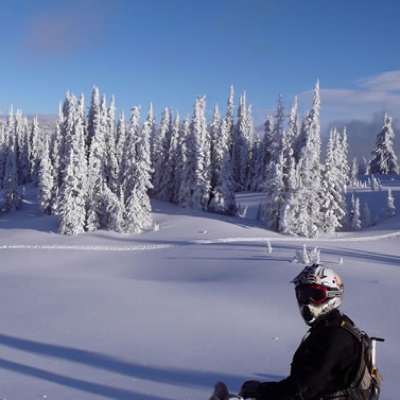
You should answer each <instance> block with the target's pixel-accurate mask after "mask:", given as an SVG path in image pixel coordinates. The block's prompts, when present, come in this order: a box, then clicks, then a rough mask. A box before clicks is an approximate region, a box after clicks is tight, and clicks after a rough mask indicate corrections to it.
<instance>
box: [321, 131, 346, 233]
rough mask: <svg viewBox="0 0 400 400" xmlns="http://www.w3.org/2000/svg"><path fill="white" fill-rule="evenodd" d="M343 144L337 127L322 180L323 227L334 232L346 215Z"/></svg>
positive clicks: (331, 140) (328, 231)
mask: <svg viewBox="0 0 400 400" xmlns="http://www.w3.org/2000/svg"><path fill="white" fill-rule="evenodd" d="M342 152H343V146H342V141H341V139H340V135H339V133H338V131H337V129H333V130H331V133H330V136H329V141H328V146H327V151H326V158H325V164H324V168H323V171H322V180H321V229H322V231H323V232H326V233H334V232H336V231H337V230H338V229H339V228H341V227H342V226H343V224H342V222H343V220H344V217H345V216H346V198H345V193H346V179H345V175H344V173H343V154H342Z"/></svg>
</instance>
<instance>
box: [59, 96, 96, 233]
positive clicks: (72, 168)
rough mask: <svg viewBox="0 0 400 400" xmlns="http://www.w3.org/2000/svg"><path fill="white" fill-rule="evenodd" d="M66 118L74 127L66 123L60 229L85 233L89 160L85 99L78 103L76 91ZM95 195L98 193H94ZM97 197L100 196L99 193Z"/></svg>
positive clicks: (63, 231)
mask: <svg viewBox="0 0 400 400" xmlns="http://www.w3.org/2000/svg"><path fill="white" fill-rule="evenodd" d="M67 101H68V102H69V105H68V106H67V107H66V110H65V113H66V121H70V122H69V123H70V124H71V128H69V127H66V130H65V131H66V132H67V133H68V134H67V136H66V137H65V154H64V164H65V165H66V169H65V172H64V174H63V181H62V184H61V187H60V191H59V193H60V200H59V202H58V213H59V215H60V227H59V231H60V233H62V234H65V235H76V234H80V233H83V232H84V231H85V227H86V204H87V193H88V186H87V178H88V171H87V161H86V150H85V120H84V113H83V110H84V99H83V96H81V99H80V101H79V103H77V102H76V98H75V96H73V95H69V99H67ZM93 198H95V197H93ZM96 199H97V197H96Z"/></svg>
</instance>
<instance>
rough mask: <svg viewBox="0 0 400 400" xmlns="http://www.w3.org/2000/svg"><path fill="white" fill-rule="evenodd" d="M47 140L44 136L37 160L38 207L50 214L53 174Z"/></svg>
mask: <svg viewBox="0 0 400 400" xmlns="http://www.w3.org/2000/svg"><path fill="white" fill-rule="evenodd" d="M49 140H50V138H46V139H45V140H44V141H43V149H42V152H41V158H40V162H39V170H38V188H39V194H38V201H39V206H40V209H41V210H42V211H43V212H44V213H45V214H52V203H51V202H52V198H53V191H54V175H53V166H52V165H51V160H50V155H49Z"/></svg>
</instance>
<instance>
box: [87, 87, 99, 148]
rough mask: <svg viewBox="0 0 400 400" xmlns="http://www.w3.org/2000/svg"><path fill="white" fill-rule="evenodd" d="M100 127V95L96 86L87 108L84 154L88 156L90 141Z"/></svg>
mask: <svg viewBox="0 0 400 400" xmlns="http://www.w3.org/2000/svg"><path fill="white" fill-rule="evenodd" d="M99 125H100V93H99V89H98V88H97V87H96V86H93V90H92V99H91V102H90V107H89V114H88V124H87V136H86V138H85V148H86V152H87V153H88V154H89V151H90V148H91V145H92V140H93V137H94V136H97V135H98V133H97V131H98V130H99V128H100V127H99Z"/></svg>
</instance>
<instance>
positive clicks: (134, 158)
mask: <svg viewBox="0 0 400 400" xmlns="http://www.w3.org/2000/svg"><path fill="white" fill-rule="evenodd" d="M139 110H140V107H134V108H133V109H132V113H131V120H130V126H129V132H128V135H127V139H126V142H125V147H124V155H123V165H124V168H123V169H122V171H123V174H124V179H123V183H124V186H123V193H124V196H125V198H126V200H125V209H124V215H125V217H124V220H125V221H124V232H125V233H139V232H141V231H142V230H144V229H148V228H150V227H151V224H152V220H151V204H150V198H149V195H148V192H149V190H150V189H151V188H152V185H151V180H150V178H151V172H152V171H151V165H150V155H149V149H150V146H149V138H148V137H147V138H146V137H143V135H141V133H142V132H141V131H140V129H139V120H140V114H139Z"/></svg>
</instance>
